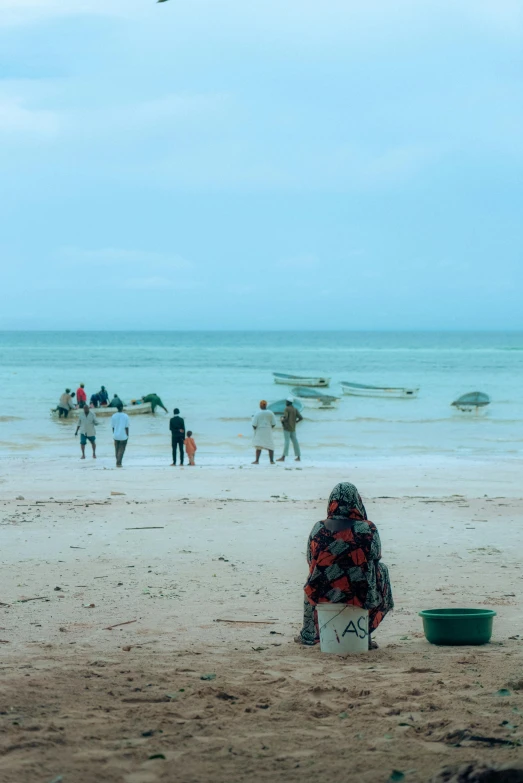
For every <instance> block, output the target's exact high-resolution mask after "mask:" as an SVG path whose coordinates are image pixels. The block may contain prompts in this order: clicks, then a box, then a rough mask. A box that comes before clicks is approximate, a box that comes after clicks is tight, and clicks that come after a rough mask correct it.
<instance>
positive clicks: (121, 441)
mask: <svg viewBox="0 0 523 783" xmlns="http://www.w3.org/2000/svg"><path fill="white" fill-rule="evenodd" d="M111 427H112V428H113V438H114V453H115V456H116V467H117V468H121V467H122V459H123V455H124V453H125V449H126V447H127V441H128V440H129V416H128V415H127V414H126V413H124V412H123V405H119V406H118V413H113V415H112V416H111Z"/></svg>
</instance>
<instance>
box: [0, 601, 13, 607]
mask: <svg viewBox="0 0 523 783" xmlns="http://www.w3.org/2000/svg"><path fill="white" fill-rule="evenodd" d="M0 606H11V604H4V602H3V601H0Z"/></svg>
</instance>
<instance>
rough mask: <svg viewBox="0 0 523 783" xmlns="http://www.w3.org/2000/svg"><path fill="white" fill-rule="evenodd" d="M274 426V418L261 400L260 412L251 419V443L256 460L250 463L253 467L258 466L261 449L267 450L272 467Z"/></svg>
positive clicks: (265, 403)
mask: <svg viewBox="0 0 523 783" xmlns="http://www.w3.org/2000/svg"><path fill="white" fill-rule="evenodd" d="M275 426H276V416H275V415H274V413H273V412H272V411H268V410H267V402H266V401H265V400H262V401H261V402H260V410H259V411H258V413H255V414H254V416H253V417H252V427H253V430H254V435H253V439H252V443H253V446H254V448H255V449H256V459H255V460H254V462H253V463H252V464H253V465H258V464H259V462H260V456H261V453H262V449H267V451H268V452H269V459H270V461H271V465H274V440H273V437H272V431H273V429H274V428H275Z"/></svg>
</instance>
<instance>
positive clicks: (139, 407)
mask: <svg viewBox="0 0 523 783" xmlns="http://www.w3.org/2000/svg"><path fill="white" fill-rule="evenodd" d="M123 409H124V413H128V414H129V416H139V415H140V414H143V413H152V408H151V403H150V402H139V403H137V404H136V405H124V408H123ZM82 410H83V408H73V410H72V411H69V416H68V417H67V418H68V419H70V418H71V417H72V416H78V414H79V413H80V412H81V411H82ZM92 410H93V411H94V415H95V416H96V418H100V416H112V415H113V413H118V409H117V408H108V407H100V408H92ZM51 415H52V416H55V417H56V418H58V411H56V410H55V409H54V408H51Z"/></svg>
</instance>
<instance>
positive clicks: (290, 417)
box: [276, 397, 303, 462]
mask: <svg viewBox="0 0 523 783" xmlns="http://www.w3.org/2000/svg"><path fill="white" fill-rule="evenodd" d="M293 402H294V399H293V398H292V397H287V399H286V401H285V410H284V412H283V416H282V417H281V423H282V426H283V455H282V456H281V457H280V458H279V459H278V460H276V462H285V457H288V456H289V449H290V445H291V440H292V447H293V449H294V459H295V460H296V462H300V460H301V451H300V444H299V443H298V438H297V437H296V424H297V423H298V422H299V421H302V419H303V416H302V415H301V413H300V412H299V410H297V408H295V407H294V405H293Z"/></svg>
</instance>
